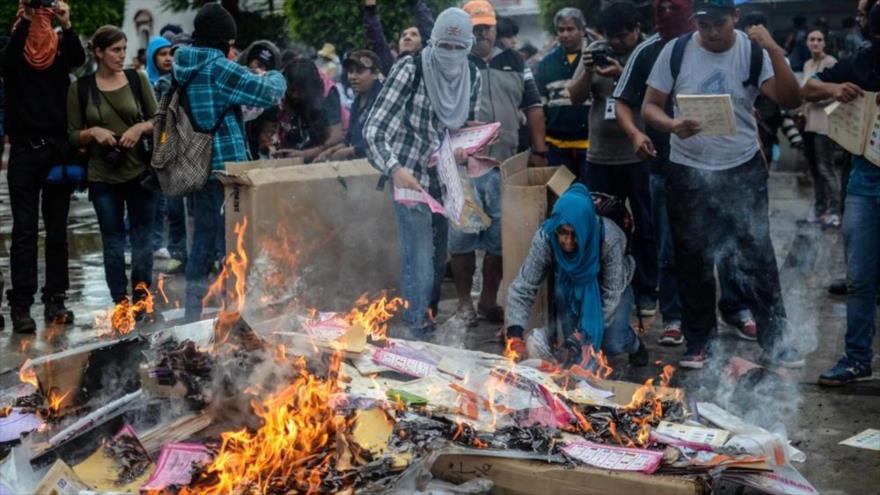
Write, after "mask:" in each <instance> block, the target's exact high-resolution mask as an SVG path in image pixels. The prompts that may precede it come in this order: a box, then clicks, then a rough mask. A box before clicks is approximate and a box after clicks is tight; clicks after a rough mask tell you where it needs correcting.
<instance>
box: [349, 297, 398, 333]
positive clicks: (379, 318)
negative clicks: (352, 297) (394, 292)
mask: <svg viewBox="0 0 880 495" xmlns="http://www.w3.org/2000/svg"><path fill="white" fill-rule="evenodd" d="M407 306H408V303H407V302H406V301H404V300H403V299H401V298H399V297H394V298H391V299H389V298H388V294H387V293H384V292H383V293H382V295H381V296H379V298H378V299H376V300H374V301H372V302H370V300H369V298H368V297H367V294H364V295H362V296H361V297H360V298H359V299H358V300H357V301H356V302H355V303H354V309H352V310H351V312H349V313H348V315H346V316H345V318H344V319H345V321H346V322H347V323H348V324H349V325H354V324H356V323H360V324H361V325H363V327H364V328H365V329H366V330H367V332H369V334H370V337H372V339H373V340H374V341H382V340H386V339H387V338H388V323H387V322H388V320H390V319H391V318H393V317H394V313H396V312H397V311H398V310H399V309H401V308H406V307H407Z"/></svg>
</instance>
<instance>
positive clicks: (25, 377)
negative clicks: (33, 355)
mask: <svg viewBox="0 0 880 495" xmlns="http://www.w3.org/2000/svg"><path fill="white" fill-rule="evenodd" d="M18 379H19V380H21V382H22V383H30V384H31V385H33V386H34V388H37V389H39V388H40V382H39V380H37V372H36V371H34V367H33V365H32V364H31V360H30V359H28V360H27V361H25V362H24V364H22V365H21V369H19V370H18Z"/></svg>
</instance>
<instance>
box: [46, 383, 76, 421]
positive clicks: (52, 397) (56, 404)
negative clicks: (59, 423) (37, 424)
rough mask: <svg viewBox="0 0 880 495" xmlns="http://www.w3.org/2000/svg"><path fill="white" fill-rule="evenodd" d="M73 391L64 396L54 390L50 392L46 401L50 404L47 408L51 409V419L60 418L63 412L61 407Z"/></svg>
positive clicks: (65, 393)
mask: <svg viewBox="0 0 880 495" xmlns="http://www.w3.org/2000/svg"><path fill="white" fill-rule="evenodd" d="M71 390H72V389H71ZM71 390H68V391H67V392H64V393H63V394H59V393H58V391H57V390H56V389H54V388H53V389H52V390H50V391H49V396H48V397H46V401H47V402H48V403H49V404H48V406H47V408H48V409H49V417H50V418H54V417H58V415H59V413H60V412H61V405H62V404H64V399H66V398H67V396H68V395H70V392H71Z"/></svg>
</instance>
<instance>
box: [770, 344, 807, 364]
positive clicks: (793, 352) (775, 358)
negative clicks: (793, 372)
mask: <svg viewBox="0 0 880 495" xmlns="http://www.w3.org/2000/svg"><path fill="white" fill-rule="evenodd" d="M765 360H766V361H768V362H769V363H770V364H773V365H776V366H780V367H782V368H789V369H797V368H803V367H804V366H805V365H806V364H807V362H806V360H805V359H804V355H803V354H801V352H800V351H798V350H797V349H795V348H793V347H787V348H784V349H782V350H781V351H776V352H774V353H773V354H771V355H766V354H765Z"/></svg>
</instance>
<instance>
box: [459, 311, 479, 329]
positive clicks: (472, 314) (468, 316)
mask: <svg viewBox="0 0 880 495" xmlns="http://www.w3.org/2000/svg"><path fill="white" fill-rule="evenodd" d="M453 318H455V319H457V320H459V321H460V322H461V323H462V324H463V325H465V326H468V327H474V326H476V325H477V322H478V321H479V318H477V312H476V311H474V307H473V306H470V307H467V306H465V307H459V308H458V311H456V312H455V316H454V317H453Z"/></svg>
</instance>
